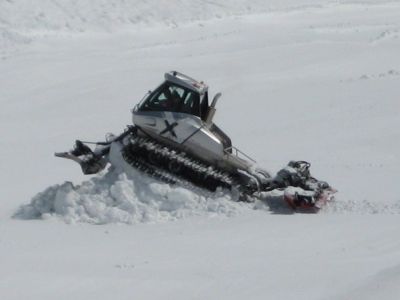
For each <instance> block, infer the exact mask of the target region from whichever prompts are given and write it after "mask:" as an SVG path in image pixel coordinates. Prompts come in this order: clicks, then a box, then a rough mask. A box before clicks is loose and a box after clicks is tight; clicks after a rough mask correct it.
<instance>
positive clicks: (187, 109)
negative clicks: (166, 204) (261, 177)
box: [132, 71, 232, 163]
mask: <svg viewBox="0 0 400 300" xmlns="http://www.w3.org/2000/svg"><path fill="white" fill-rule="evenodd" d="M164 79H165V80H164V82H163V83H162V84H161V85H159V86H158V87H157V88H156V89H155V90H154V91H151V92H149V93H148V95H146V96H145V98H144V99H143V100H142V101H141V102H140V103H139V104H138V105H137V106H136V107H135V108H134V109H133V110H132V119H133V123H134V124H135V125H136V126H138V127H139V128H140V129H141V131H143V132H144V133H145V134H146V135H150V136H151V137H153V138H155V139H156V140H158V141H160V142H164V143H168V144H172V145H173V146H174V147H178V148H181V149H184V150H185V151H189V152H191V153H192V154H194V155H195V156H197V157H199V158H201V159H203V160H206V161H210V162H211V161H212V162H213V163H215V162H216V161H218V160H220V159H221V158H222V157H223V156H224V154H225V153H229V152H231V146H232V143H231V140H230V139H229V137H228V136H227V135H226V134H225V133H224V132H223V131H222V130H221V129H219V128H218V127H217V126H216V125H215V124H214V123H213V122H212V118H213V115H214V113H215V105H216V102H217V100H218V98H219V96H220V95H221V94H217V95H216V96H215V97H214V99H213V101H212V104H211V105H210V104H209V100H208V86H207V85H206V84H205V83H204V82H199V81H197V80H195V79H193V78H191V77H189V76H186V75H184V74H182V73H179V72H176V71H173V72H169V73H165V76H164Z"/></svg>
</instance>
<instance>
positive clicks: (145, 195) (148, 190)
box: [15, 171, 254, 224]
mask: <svg viewBox="0 0 400 300" xmlns="http://www.w3.org/2000/svg"><path fill="white" fill-rule="evenodd" d="M253 207H254V204H250V203H243V202H238V201H237V199H236V198H235V196H233V195H232V194H231V193H229V191H226V190H218V191H217V192H215V193H210V192H206V191H199V190H193V191H192V190H190V189H187V188H183V187H179V186H172V185H169V184H165V183H160V182H157V181H155V180H153V179H152V178H149V177H147V176H144V175H142V174H140V173H139V172H135V173H134V174H133V178H129V177H128V176H127V175H126V174H125V173H117V172H115V171H109V172H108V173H106V174H103V175H100V176H97V177H93V178H91V179H90V180H87V181H84V182H82V183H81V184H80V185H74V184H72V183H71V182H64V183H63V184H56V185H53V186H50V187H48V188H47V189H45V190H44V191H43V192H40V193H38V194H37V195H36V196H34V197H33V198H32V200H31V203H29V204H27V205H23V206H21V207H20V208H19V210H18V211H17V213H16V214H15V217H17V218H20V219H41V218H42V219H47V218H49V217H58V218H61V219H63V220H64V221H65V222H67V223H75V222H87V223H91V224H107V223H126V224H134V223H147V222H160V221H171V220H177V219H182V218H186V217H188V216H201V215H210V216H211V215H220V216H232V215H237V214H238V213H240V212H241V211H243V210H248V209H252V208H253Z"/></svg>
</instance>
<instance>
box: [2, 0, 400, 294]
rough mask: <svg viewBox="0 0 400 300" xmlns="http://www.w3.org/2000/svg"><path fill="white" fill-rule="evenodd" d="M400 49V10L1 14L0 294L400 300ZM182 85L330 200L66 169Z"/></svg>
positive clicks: (393, 4)
mask: <svg viewBox="0 0 400 300" xmlns="http://www.w3.org/2000/svg"><path fill="white" fill-rule="evenodd" d="M399 53H400V2H399V1H385V0H382V1H379V0H357V1H345V0H336V1H332V0H331V1H328V0H263V1H261V0H260V1H258V0H254V1H244V0H231V1H222V0H213V1H206V0H191V1H184V0H168V1H166V0H165V1H163V0H158V1H156V0H149V1H144V0H131V1H128V0H126V1H124V0H110V1H106V0H85V1H84V0H64V1H62V0H41V1H28V0H0V171H1V172H0V191H1V193H0V195H1V196H0V299H55V298H57V299H111V298H113V299H161V298H162V299H185V300H186V299H296V300H300V299H307V300H309V299H318V300H333V299H339V300H345V299H346V300H347V299H349V300H350V299H351V300H354V299H356V300H358V299H359V300H361V299H362V300H366V299H389V300H392V299H393V300H394V299H396V300H397V299H400V195H399V192H398V187H399V184H400V180H399V179H400V176H399V170H400V54H399ZM169 70H179V71H181V72H184V73H187V74H189V75H191V76H193V77H195V78H198V79H199V80H204V81H205V82H207V83H208V84H209V85H210V92H211V94H214V93H216V92H218V91H221V92H222V93H223V97H222V98H221V100H220V101H219V103H218V107H217V109H218V111H217V115H216V119H215V121H216V123H217V124H218V125H219V126H220V127H221V128H223V129H224V130H225V131H226V132H227V133H228V134H229V135H230V136H231V137H232V140H233V142H234V144H235V145H236V146H237V147H239V148H240V149H242V150H243V151H244V152H246V153H248V154H250V155H251V156H252V157H254V158H256V159H257V161H258V163H259V165H260V166H263V167H265V168H267V169H269V170H270V171H271V172H276V171H278V170H279V169H280V168H281V167H282V166H284V165H285V164H286V163H287V162H288V161H289V160H292V159H304V160H308V161H310V162H311V163H312V169H311V170H312V173H313V174H314V175H315V176H316V177H317V178H321V179H325V180H327V181H328V182H329V183H331V184H332V185H333V186H334V187H335V188H337V189H338V190H339V193H338V194H337V198H336V202H335V203H334V204H332V205H330V206H329V207H327V208H326V209H325V210H323V211H321V212H320V213H319V214H317V215H309V214H290V213H289V211H288V210H284V209H281V208H279V205H278V209H277V207H275V206H274V205H273V204H271V203H269V205H267V204H262V203H256V204H246V203H237V202H234V201H232V196H231V195H229V193H227V192H226V191H219V192H218V193H217V194H215V195H213V194H210V193H207V192H199V191H193V190H187V189H184V188H180V187H174V186H168V185H165V184H161V183H158V182H156V181H155V180H153V179H149V178H147V177H144V176H141V175H140V174H134V180H133V181H132V180H131V178H128V177H126V176H125V175H123V174H122V175H118V174H113V173H106V172H104V173H102V174H100V175H98V176H92V177H87V176H83V175H81V172H80V169H79V167H78V166H77V165H75V164H73V163H72V162H70V161H66V160H61V159H56V158H54V156H53V153H54V152H55V151H65V150H67V149H69V148H70V147H71V146H72V144H73V142H74V140H75V139H77V138H80V139H82V140H94V141H96V140H101V139H102V138H103V137H104V135H105V134H106V133H107V132H114V133H119V132H121V131H122V130H123V128H124V127H125V126H126V125H128V124H130V122H131V120H130V111H129V110H130V109H131V108H132V107H133V106H134V105H135V104H136V103H137V102H138V101H139V100H140V99H141V98H142V96H143V95H144V94H145V93H146V92H147V90H149V89H152V88H154V87H155V86H156V85H157V84H159V83H160V82H161V80H162V78H163V73H164V72H165V71H169Z"/></svg>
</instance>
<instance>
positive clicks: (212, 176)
mask: <svg viewBox="0 0 400 300" xmlns="http://www.w3.org/2000/svg"><path fill="white" fill-rule="evenodd" d="M151 156H153V157H154V158H155V160H156V163H157V162H158V164H157V165H154V164H153V163H151V162H150V161H149V157H151ZM122 157H123V158H124V159H125V161H126V162H127V163H129V164H130V165H131V166H132V167H134V168H136V169H138V170H140V171H142V172H144V173H146V174H147V175H150V176H151V177H154V178H156V179H158V180H161V181H163V182H166V183H170V184H175V183H179V184H181V185H187V183H186V182H187V181H189V182H190V183H191V184H193V185H195V186H198V187H201V188H205V189H207V190H210V191H215V189H216V188H217V187H225V188H232V187H235V186H236V184H235V180H234V179H233V178H232V177H231V176H230V175H229V174H228V173H226V172H223V171H221V170H218V169H216V168H214V167H213V166H210V165H207V164H205V163H203V162H200V161H198V160H195V159H193V158H190V157H188V156H187V155H186V153H184V152H178V151H175V150H173V149H170V148H168V147H166V146H165V145H161V144H159V143H158V142H156V141H154V140H152V139H150V138H146V137H139V136H137V135H134V134H132V135H131V136H129V139H125V141H124V147H123V148H122ZM171 164H174V166H175V167H176V168H177V169H179V170H180V171H178V172H176V173H172V172H171V171H170V170H169V167H168V166H170V165H171Z"/></svg>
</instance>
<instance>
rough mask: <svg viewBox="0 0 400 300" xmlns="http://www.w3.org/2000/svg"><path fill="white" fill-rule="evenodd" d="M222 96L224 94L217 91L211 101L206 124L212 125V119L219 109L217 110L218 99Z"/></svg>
mask: <svg viewBox="0 0 400 300" xmlns="http://www.w3.org/2000/svg"><path fill="white" fill-rule="evenodd" d="M221 96H222V94H221V93H217V94H216V95H215V96H214V99H213V101H212V102H211V105H210V107H209V108H208V112H207V118H206V124H207V126H211V125H212V120H213V118H214V115H215V112H216V111H217V110H216V109H215V106H216V105H217V101H218V99H219V98H220V97H221Z"/></svg>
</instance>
